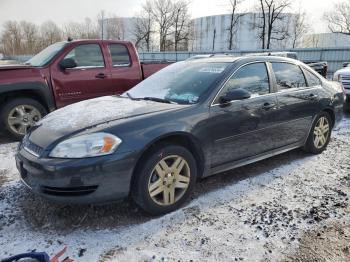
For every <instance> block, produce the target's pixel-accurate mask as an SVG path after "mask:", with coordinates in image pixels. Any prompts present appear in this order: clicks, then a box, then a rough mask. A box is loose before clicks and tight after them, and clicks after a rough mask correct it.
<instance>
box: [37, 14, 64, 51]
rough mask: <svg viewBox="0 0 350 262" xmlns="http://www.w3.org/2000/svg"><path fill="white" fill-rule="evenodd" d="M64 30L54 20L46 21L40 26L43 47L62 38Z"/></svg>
mask: <svg viewBox="0 0 350 262" xmlns="http://www.w3.org/2000/svg"><path fill="white" fill-rule="evenodd" d="M62 37H63V34H62V30H61V29H60V28H59V27H58V26H57V25H56V24H55V23H54V22H52V21H47V22H44V23H43V24H42V25H41V27H40V39H41V49H43V48H45V47H47V46H49V45H51V44H53V43H56V42H59V41H61V40H62Z"/></svg>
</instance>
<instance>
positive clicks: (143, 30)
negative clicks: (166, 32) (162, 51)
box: [133, 2, 154, 52]
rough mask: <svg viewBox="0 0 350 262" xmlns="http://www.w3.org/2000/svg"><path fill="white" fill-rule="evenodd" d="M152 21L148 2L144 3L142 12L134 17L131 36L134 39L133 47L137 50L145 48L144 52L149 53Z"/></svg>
mask: <svg viewBox="0 0 350 262" xmlns="http://www.w3.org/2000/svg"><path fill="white" fill-rule="evenodd" d="M153 24H154V19H153V15H152V7H151V5H150V2H146V4H144V5H143V6H142V11H141V12H140V13H139V14H137V15H136V18H135V21H134V31H133V35H134V37H135V40H136V41H135V45H136V47H137V48H142V47H143V46H145V47H146V51H147V52H149V51H150V49H151V45H152V33H154V31H153V30H154V29H153Z"/></svg>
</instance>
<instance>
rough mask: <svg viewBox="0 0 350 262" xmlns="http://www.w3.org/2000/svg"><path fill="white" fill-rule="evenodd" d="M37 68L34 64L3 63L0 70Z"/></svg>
mask: <svg viewBox="0 0 350 262" xmlns="http://www.w3.org/2000/svg"><path fill="white" fill-rule="evenodd" d="M33 68H35V67H34V66H31V65H21V64H17V65H1V66H0V71H5V70H19V69H33Z"/></svg>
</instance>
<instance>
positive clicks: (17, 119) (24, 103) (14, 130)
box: [0, 98, 47, 140]
mask: <svg viewBox="0 0 350 262" xmlns="http://www.w3.org/2000/svg"><path fill="white" fill-rule="evenodd" d="M46 114H47V111H46V109H45V107H44V106H43V105H42V104H40V103H39V102H38V101H36V100H34V99H31V98H15V99H12V100H9V101H8V102H7V103H5V105H4V106H3V107H2V109H1V111H0V121H1V123H2V126H3V127H4V128H5V131H6V132H7V134H8V135H9V136H10V137H11V138H13V139H15V140H20V139H22V138H23V137H24V135H25V134H26V133H27V131H28V129H29V128H31V127H32V126H33V125H34V124H35V123H36V122H37V121H39V120H40V119H41V118H42V117H44V116H45V115H46Z"/></svg>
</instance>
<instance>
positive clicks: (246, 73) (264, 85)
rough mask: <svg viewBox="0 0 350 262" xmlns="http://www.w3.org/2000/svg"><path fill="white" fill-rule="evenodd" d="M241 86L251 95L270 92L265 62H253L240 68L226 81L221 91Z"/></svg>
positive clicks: (224, 91)
mask: <svg viewBox="0 0 350 262" xmlns="http://www.w3.org/2000/svg"><path fill="white" fill-rule="evenodd" d="M238 88H242V89H245V90H247V91H249V92H250V93H251V94H252V96H254V95H264V94H268V93H269V92H270V84H269V76H268V73H267V69H266V65H265V63H254V64H249V65H246V66H244V67H242V68H240V69H239V70H238V71H237V72H236V73H235V74H234V75H233V76H232V77H231V78H230V79H229V80H228V82H227V83H226V85H225V87H224V88H223V91H222V92H223V93H226V92H228V91H230V90H233V89H238Z"/></svg>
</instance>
